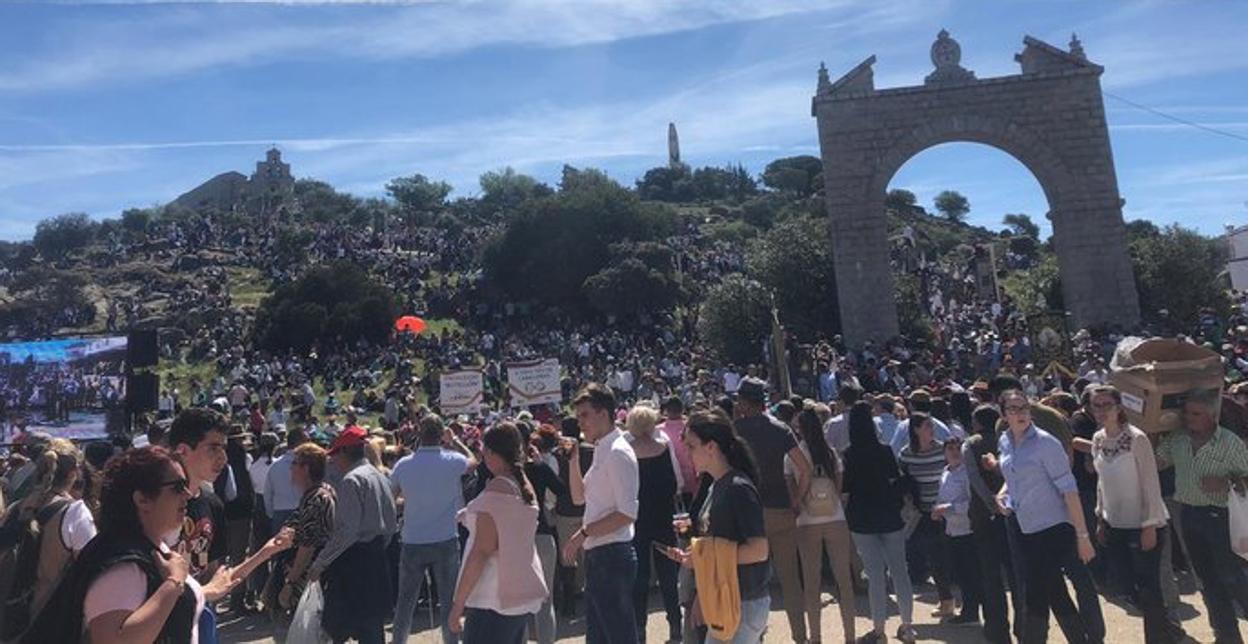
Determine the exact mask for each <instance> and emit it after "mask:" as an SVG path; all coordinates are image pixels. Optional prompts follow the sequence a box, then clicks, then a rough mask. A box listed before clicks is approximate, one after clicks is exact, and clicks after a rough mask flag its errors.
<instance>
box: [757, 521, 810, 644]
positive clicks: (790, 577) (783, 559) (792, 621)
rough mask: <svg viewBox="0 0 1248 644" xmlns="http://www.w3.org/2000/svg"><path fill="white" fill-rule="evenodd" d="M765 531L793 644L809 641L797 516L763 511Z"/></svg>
mask: <svg viewBox="0 0 1248 644" xmlns="http://www.w3.org/2000/svg"><path fill="white" fill-rule="evenodd" d="M763 531H764V532H766V533H767V546H768V547H769V548H770V549H771V567H772V569H773V570H775V571H776V576H777V577H779V578H780V593H781V594H782V595H784V613H785V615H786V616H788V618H789V632H790V633H792V635H793V641H794V642H805V641H806V616H805V615H804V613H803V608H802V584H801V581H800V580H799V578H798V560H797V517H796V516H795V515H794V514H793V511H792V510H788V509H773V508H763Z"/></svg>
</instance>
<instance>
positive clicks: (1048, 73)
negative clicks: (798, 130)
mask: <svg viewBox="0 0 1248 644" xmlns="http://www.w3.org/2000/svg"><path fill="white" fill-rule="evenodd" d="M1023 45H1024V49H1023V52H1022V53H1020V54H1017V55H1016V56H1015V60H1016V61H1018V62H1019V64H1020V65H1021V68H1022V73H1020V74H1017V75H1013V76H1004V77H1000V78H988V79H977V78H975V75H974V73H973V72H971V71H969V70H966V69H964V68H963V67H961V65H960V64H959V62H960V58H961V50H960V47H959V46H958V43H957V42H956V41H954V40H953V39H952V38H950V37H949V35H948V33H947V32H944V31H941V32H940V34H939V35H938V36H937V39H936V42H935V43H934V44H933V45H932V52H931V55H932V63H933V64H934V65H935V71H933V72H932V73H931V74H930V75H928V77H927V78H926V80H925V83H924V84H923V85H920V86H915V87H901V88H894V89H882V90H877V89H875V84H874V80H873V75H872V66H873V65H874V63H875V57H874V56H871V57H870V58H867V59H866V60H865V61H863V62H862V63H861V64H859V65H858V66H857V67H855V68H854V69H852V70H850V71H849V73H847V74H845V75H844V76H843V77H841V79H840V80H837V81H836V82H831V81H830V80H829V78H828V74H827V69H826V68H824V67H822V66H821V67H820V69H819V83H818V90H817V93H816V95H815V97H814V99H813V101H812V106H811V112H812V115H813V116H814V117H815V118H816V120H817V123H818V128H819V146H820V150H821V152H822V156H823V169H824V170H823V171H824V192H825V194H826V199H827V207H828V214H829V219H830V221H831V224H830V225H831V227H832V245H833V257H834V262H835V269H836V287H837V295H838V300H839V307H840V314H841V329H842V333H843V335H844V336H845V340H846V342H848V343H849V344H850V346H861V344H862V343H863V342H865V341H867V340H885V339H888V338H891V337H893V336H895V335H897V333H898V322H897V308H896V304H895V301H894V290H893V279H892V274H891V272H890V269H889V261H888V260H889V246H888V239H887V230H886V222H885V216H884V196H885V193H886V191H887V189H888V184H889V181H890V180H891V179H892V177H893V175H894V174H895V173H896V172H897V170H898V169H899V168H900V167H901V166H902V164H904V163H905V162H906V161H907V160H909V159H910V158H911V157H913V156H914V155H916V154H918V153H919V152H922V151H923V150H925V149H927V148H930V147H932V146H934V145H939V144H941V143H948V142H953V141H967V142H976V143H983V144H986V145H990V146H993V147H995V148H997V149H1000V150H1002V151H1004V152H1006V153H1007V154H1010V155H1012V156H1013V157H1014V158H1016V159H1018V160H1019V162H1021V163H1022V164H1023V165H1024V166H1026V167H1027V168H1028V169H1029V170H1030V171H1031V172H1032V174H1034V175H1035V177H1036V180H1037V181H1038V182H1039V184H1040V186H1041V188H1042V189H1043V190H1044V194H1045V197H1046V198H1047V200H1048V202H1049V213H1048V217H1049V219H1050V220H1051V222H1052V224H1053V236H1054V245H1055V247H1056V250H1057V255H1058V265H1059V269H1060V272H1061V277H1062V295H1063V298H1064V300H1065V305H1066V308H1067V310H1069V311H1070V313H1071V316H1072V318H1073V320H1072V321H1073V323H1074V324H1075V325H1076V326H1080V327H1083V326H1090V325H1118V326H1123V327H1128V326H1130V325H1133V324H1135V323H1136V322H1137V321H1138V319H1139V301H1138V296H1137V293H1136V289H1135V277H1134V275H1133V274H1132V270H1131V262H1130V258H1129V256H1128V254H1127V238H1126V227H1125V225H1124V224H1123V219H1122V199H1121V198H1120V197H1119V195H1118V180H1117V176H1116V175H1115V173H1114V158H1113V152H1112V150H1111V149H1110V143H1109V131H1108V128H1107V127H1106V123H1105V108H1104V102H1103V99H1102V97H1101V86H1100V76H1101V73H1102V72H1103V71H1104V69H1103V68H1102V67H1101V66H1099V65H1096V64H1093V63H1091V62H1089V61H1088V60H1087V58H1086V56H1085V55H1084V53H1083V48H1082V45H1081V44H1080V43H1079V41H1078V39H1077V38H1073V37H1072V40H1071V44H1070V49H1069V50H1062V49H1059V48H1057V47H1054V46H1052V45H1049V44H1047V43H1044V42H1042V41H1040V40H1037V39H1035V38H1032V37H1030V36H1028V37H1025V38H1024V39H1023Z"/></svg>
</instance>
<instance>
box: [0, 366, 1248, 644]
mask: <svg viewBox="0 0 1248 644" xmlns="http://www.w3.org/2000/svg"><path fill="white" fill-rule="evenodd" d="M868 360H869V358H868V357H867V356H864V355H863V354H861V353H848V354H843V355H841V356H839V359H837V360H836V362H837V364H838V367H837V369H836V370H835V373H834V376H835V378H836V384H835V395H834V396H833V397H832V399H831V400H820V399H819V398H820V396H801V395H792V396H785V395H782V394H781V393H780V392H777V391H775V390H774V389H772V388H770V387H769V386H768V384H767V383H766V381H764V380H762V379H760V378H757V377H755V376H752V375H738V374H735V373H734V374H733V375H735V376H736V378H735V379H734V378H729V379H728V380H729V381H730V382H729V383H728V384H729V385H731V393H727V389H726V388H724V387H723V384H722V383H723V380H724V378H723V375H724V374H718V375H719V378H717V379H716V380H717V381H718V382H719V383H720V384H719V385H718V387H719V388H718V389H717V390H716V391H715V392H714V395H711V396H706V395H703V393H701V392H697V393H694V394H693V395H692V396H691V398H692V400H691V401H690V402H687V401H686V398H685V397H683V396H682V395H680V393H678V392H679V391H680V389H681V388H680V387H673V388H671V389H669V390H668V391H667V392H666V395H665V396H664V397H663V398H661V399H659V401H658V403H657V404H656V402H655V396H653V395H652V396H639V395H637V393H636V391H635V390H633V391H632V392H631V394H626V393H625V392H623V391H621V388H620V387H619V384H620V383H619V378H618V377H616V378H615V379H614V380H612V382H613V384H612V385H610V386H609V385H607V384H605V383H604V384H597V383H590V384H587V385H585V386H582V387H580V388H578V389H577V390H576V391H575V392H573V394H572V396H571V397H570V399H569V404H568V407H567V408H561V409H560V410H559V411H556V412H551V413H550V414H542V415H545V416H546V417H545V418H537V417H535V416H536V415H535V414H533V413H531V412H530V411H528V410H526V411H521V412H520V413H517V414H509V413H493V414H488V415H487V414H482V415H473V416H470V417H454V418H442V417H441V416H439V415H438V414H437V413H436V409H431V408H428V407H425V406H421V405H407V406H404V407H403V408H402V409H401V410H398V411H397V412H396V418H395V420H396V421H397V422H396V423H395V424H394V425H386V426H385V427H382V426H378V427H365V426H364V425H363V424H362V423H361V421H360V420H359V417H357V415H356V412H355V410H353V409H348V410H345V411H344V416H345V420H344V422H343V423H342V424H341V425H337V424H336V423H334V424H332V425H331V424H330V423H326V425H325V426H316V424H315V415H313V416H311V417H294V416H289V417H288V416H283V415H282V414H281V413H280V408H279V409H276V411H278V412H279V413H278V414H276V415H275V414H274V411H275V409H274V408H268V409H262V408H261V407H260V402H259V396H258V392H254V391H251V390H248V389H247V387H245V386H242V385H239V386H238V388H234V387H231V388H229V389H227V390H226V391H225V392H224V393H225V395H224V397H223V398H222V399H210V398H206V399H205V400H203V401H200V402H201V403H202V404H195V403H194V402H192V403H191V404H188V405H186V406H185V408H181V409H178V410H177V411H176V414H175V415H174V417H173V418H172V422H171V423H169V424H167V425H166V424H164V423H158V424H154V425H152V426H150V427H149V429H148V431H147V433H146V434H145V435H143V436H140V437H137V438H136V439H135V440H134V442H133V443H132V444H129V445H123V444H121V443H120V442H116V443H115V444H112V443H106V442H96V443H89V444H87V445H86V446H84V447H82V448H80V447H78V446H75V445H74V444H73V443H71V442H69V441H67V440H64V439H59V438H57V439H50V438H49V437H47V436H46V435H42V434H39V433H36V432H32V433H30V434H29V435H28V436H27V437H26V440H25V442H24V443H23V444H22V445H21V446H20V448H19V449H18V450H16V451H15V454H14V455H13V456H12V457H11V458H10V459H9V461H8V462H7V463H6V466H5V472H4V474H5V476H4V479H3V480H4V491H5V505H6V513H5V517H4V520H3V522H0V546H5V547H7V548H8V551H7V552H8V553H9V554H8V555H7V561H0V572H4V573H5V574H0V580H3V581H0V591H2V592H4V593H5V603H4V610H3V612H2V613H0V635H3V636H5V637H6V639H19V640H21V641H31V642H35V641H40V642H46V641H71V640H72V639H74V638H75V637H76V636H81V635H82V634H87V636H88V638H89V640H90V641H93V642H114V641H115V642H142V641H190V642H211V641H217V638H218V636H219V635H218V633H217V629H218V626H217V622H218V619H219V616H230V615H235V616H237V615H242V614H260V615H263V617H260V618H259V619H262V620H264V621H265V622H267V623H270V624H272V626H273V629H274V633H275V634H276V635H278V636H279V637H280V636H282V634H284V633H285V632H286V629H287V628H307V621H306V619H305V620H304V621H301V622H299V623H297V624H292V620H294V619H295V617H296V616H297V614H298V613H299V611H300V605H301V604H305V603H307V602H312V601H316V600H315V599H313V598H314V597H323V599H322V600H321V603H320V604H319V605H317V606H316V607H315V608H316V612H315V615H317V616H318V617H317V619H316V620H315V621H314V624H313V626H314V628H315V629H317V630H318V632H319V633H321V634H323V636H324V637H326V638H328V639H331V640H333V641H335V642H339V641H349V640H356V641H360V642H382V641H384V640H385V629H386V624H387V622H390V623H391V624H392V632H393V635H392V641H394V642H404V641H407V639H408V636H409V635H410V633H411V631H412V629H413V626H414V624H417V623H426V620H423V619H417V610H418V607H420V606H423V607H425V608H427V609H428V610H429V611H430V612H431V613H434V614H435V617H433V618H432V619H431V620H428V624H429V625H431V626H433V627H434V628H436V629H437V630H438V631H440V633H441V637H442V639H443V641H446V642H454V641H464V642H468V643H473V642H523V641H526V638H528V639H536V640H537V641H539V642H553V641H555V637H556V633H557V631H558V624H559V619H558V616H559V615H562V616H564V617H565V618H569V617H574V616H576V617H583V619H584V625H585V633H586V639H587V641H589V642H612V643H614V642H630V643H631V642H642V641H645V640H646V637H647V630H648V629H647V626H648V624H649V617H650V610H651V604H652V596H653V599H654V600H655V601H654V602H653V603H654V604H655V606H654V607H655V608H656V609H659V610H660V611H661V612H660V614H661V615H662V617H663V621H664V623H665V624H666V627H667V628H666V638H665V641H668V642H682V641H683V642H693V641H698V642H701V641H707V642H741V643H746V642H751V643H752V642H759V641H763V639H764V637H767V638H783V637H784V634H783V633H776V632H774V631H776V630H777V629H776V627H775V626H771V627H769V625H768V615H769V613H770V611H771V609H772V608H773V599H772V598H773V596H774V597H775V598H776V605H775V606H774V608H778V609H783V612H784V615H785V617H786V618H787V622H788V636H789V637H790V638H791V639H792V640H793V641H797V642H818V641H824V640H825V638H826V637H827V636H828V634H829V633H834V634H835V635H834V637H835V638H838V639H841V640H843V641H847V642H852V641H858V642H873V641H885V640H886V639H887V637H888V636H890V635H891V636H895V637H896V638H897V639H899V640H901V641H915V639H916V637H917V631H916V629H915V616H914V606H915V602H914V598H915V596H916V594H919V593H924V592H929V588H930V592H931V593H933V599H935V601H936V610H935V611H934V612H933V617H935V618H939V619H940V620H942V621H945V622H947V623H950V624H953V625H962V626H964V627H966V628H968V629H976V630H977V631H978V632H979V634H981V635H982V637H983V638H984V639H986V640H987V641H990V642H1009V641H1011V638H1014V639H1017V641H1019V642H1027V643H1032V642H1044V641H1046V640H1047V638H1048V630H1049V628H1050V618H1051V617H1052V618H1055V622H1056V624H1057V627H1058V628H1060V629H1061V631H1062V633H1063V635H1064V636H1065V638H1066V639H1067V641H1071V642H1102V641H1104V640H1105V637H1106V627H1105V620H1104V617H1103V614H1102V610H1101V606H1102V602H1103V601H1104V599H1103V598H1107V599H1110V600H1113V601H1122V602H1128V603H1130V604H1132V605H1133V606H1135V607H1136V609H1138V613H1139V614H1140V615H1141V616H1142V619H1141V622H1140V631H1141V632H1142V634H1143V636H1144V641H1146V642H1149V643H1164V642H1178V641H1182V638H1183V637H1184V630H1183V628H1182V626H1181V624H1180V622H1179V620H1178V619H1177V617H1178V616H1179V613H1178V612H1176V609H1177V608H1178V603H1177V602H1178V591H1177V583H1178V580H1179V579H1182V578H1185V577H1190V576H1194V577H1195V579H1197V580H1199V587H1200V589H1201V593H1202V597H1203V599H1204V603H1205V608H1206V610H1207V614H1208V616H1209V621H1210V624H1211V625H1212V628H1213V629H1214V632H1215V634H1216V637H1217V641H1219V642H1237V641H1242V640H1241V639H1240V638H1241V634H1240V628H1239V617H1238V614H1237V611H1238V610H1248V578H1246V577H1245V576H1244V575H1245V570H1244V566H1243V562H1242V560H1241V559H1240V558H1239V556H1238V555H1236V553H1235V550H1234V548H1233V544H1232V543H1231V541H1230V536H1229V535H1230V531H1229V527H1228V514H1227V498H1228V495H1229V494H1231V493H1232V491H1231V490H1232V489H1233V488H1236V487H1242V486H1243V485H1244V484H1245V483H1246V482H1248V481H1246V480H1245V479H1246V478H1248V449H1245V445H1244V439H1243V431H1244V428H1243V427H1242V426H1240V427H1235V428H1234V429H1232V428H1228V427H1225V426H1222V424H1220V418H1222V419H1225V418H1227V413H1226V410H1227V409H1230V408H1232V407H1233V406H1235V405H1236V404H1237V402H1236V400H1235V398H1236V396H1237V395H1242V394H1243V393H1245V392H1242V391H1240V390H1238V389H1233V390H1232V391H1231V392H1229V393H1226V394H1225V395H1224V394H1223V392H1219V391H1216V390H1215V391H1196V392H1193V393H1192V394H1190V395H1188V396H1187V397H1186V399H1185V401H1184V402H1183V406H1182V427H1180V428H1177V429H1175V430H1174V431H1172V432H1170V433H1168V434H1166V435H1164V436H1162V437H1161V438H1160V440H1157V439H1156V437H1153V436H1150V434H1149V433H1148V432H1146V431H1145V429H1146V428H1139V427H1135V426H1133V425H1131V424H1129V423H1128V422H1127V421H1126V418H1125V415H1124V410H1123V407H1122V395H1121V394H1120V393H1119V391H1118V390H1117V389H1115V388H1114V387H1112V386H1110V385H1106V384H1102V383H1101V382H1094V381H1093V380H1095V377H1094V378H1092V379H1090V378H1087V377H1079V378H1077V379H1076V380H1075V381H1074V382H1072V383H1069V385H1068V386H1066V387H1063V386H1061V385H1060V384H1059V385H1058V386H1054V387H1046V388H1044V389H1043V390H1042V391H1041V395H1039V396H1035V395H1029V394H1028V391H1027V387H1026V386H1025V384H1024V382H1023V381H1022V379H1020V378H1018V377H1015V376H1013V375H1009V374H999V375H997V376H995V377H993V378H990V379H981V380H977V381H974V382H969V383H966V386H963V385H961V384H958V383H957V382H956V381H955V380H952V379H950V378H949V377H947V376H945V377H938V376H937V375H936V374H933V375H932V379H931V380H929V381H927V382H923V383H914V382H913V381H908V383H907V384H906V385H905V386H904V387H901V388H900V391H899V392H897V393H895V391H896V390H895V389H894V387H893V386H892V385H890V384H887V383H886V382H885V381H883V379H881V378H871V377H869V376H870V375H871V374H870V372H869V371H867V369H868V365H871V364H872V363H870V362H868ZM1091 364H1092V367H1091V368H1090V369H1089V373H1092V372H1093V370H1094V369H1095V361H1092V362H1091ZM278 366H279V367H282V368H283V369H284V368H285V366H284V365H278ZM875 375H877V376H878V375H879V374H875ZM734 380H735V381H734ZM894 382H895V381H894ZM820 384H821V385H823V384H826V383H823V382H821V383H820ZM820 389H821V390H822V389H824V387H820ZM708 391H710V389H709V388H708ZM622 394H623V395H622ZM282 395H283V394H281V393H279V394H278V395H277V396H276V397H274V398H270V399H269V400H268V401H267V402H268V403H274V402H275V401H277V400H279V399H280V398H281V396H282ZM1224 398H1225V400H1224ZM261 411H264V412H265V413H263V414H261V419H260V420H259V421H257V422H252V420H253V415H254V414H256V413H258V412H261ZM535 411H538V412H544V411H547V410H535ZM309 418H310V419H311V420H309ZM32 525H33V526H37V529H32V528H31V526H32ZM41 534H42V535H44V538H42V539H41V538H40V537H39V535H41ZM51 535H58V536H59V537H60V538H58V539H51V538H47V537H49V536H51ZM825 557H826V566H825ZM825 569H826V571H827V577H826V579H828V580H829V581H831V582H832V583H831V584H830V588H831V590H832V595H833V597H834V598H835V602H836V603H837V611H838V613H839V617H840V619H839V620H836V621H838V622H839V628H838V627H837V626H826V625H825V624H824V623H823V619H822V611H823V608H824V605H823V590H824V580H825ZM773 581H774V582H775V583H774V584H773ZM929 582H930V586H929ZM1068 583H1069V586H1068ZM5 584H7V585H5ZM773 585H774V586H776V587H777V590H778V593H773V592H772V586H773ZM655 586H657V591H658V592H657V593H656V592H654V590H655V588H654V587H655ZM1069 588H1073V590H1074V597H1073V598H1072V597H1071V595H1070V593H1069ZM313 590H316V592H315V593H313V592H312V591H313ZM864 591H865V594H866V596H867V604H868V605H869V607H870V608H869V614H870V618H871V624H872V626H871V629H870V630H869V631H867V632H866V633H859V632H856V629H855V616H856V600H855V596H856V595H857V594H859V593H862V592H864ZM890 595H891V596H892V599H893V600H894V601H895V602H896V606H897V612H898V617H899V621H898V623H896V624H895V625H894V626H893V627H892V628H889V624H888V622H889V619H890V606H889V599H890ZM1011 605H1012V607H1013V610H1012V611H1011V610H1009V608H1008V607H1009V606H1011ZM769 628H770V632H769ZM967 632H968V633H970V632H972V631H970V630H968V631H967ZM768 641H770V640H768Z"/></svg>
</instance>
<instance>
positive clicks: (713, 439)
mask: <svg viewBox="0 0 1248 644" xmlns="http://www.w3.org/2000/svg"><path fill="white" fill-rule="evenodd" d="M685 431H687V432H692V433H693V434H694V435H696V436H697V437H698V440H700V441H702V442H703V443H715V445H716V447H718V448H719V451H720V453H721V454H723V455H724V458H726V459H728V467H731V468H733V469H735V470H740V471H741V473H743V474H745V475H746V476H747V477H749V479H750V480H751V481H753V482H755V483H758V468H757V467H756V466H755V465H754V455H753V454H752V453H751V452H750V446H749V445H746V443H745V441H743V440H741V437H740V436H738V435H737V430H736V429H734V428H733V426H732V420H730V419H729V418H728V414H725V413H724V411H723V410H722V409H715V408H712V409H708V410H703V411H696V412H694V413H693V414H691V415H690V416H689V425H688V426H687V427H686V429H685Z"/></svg>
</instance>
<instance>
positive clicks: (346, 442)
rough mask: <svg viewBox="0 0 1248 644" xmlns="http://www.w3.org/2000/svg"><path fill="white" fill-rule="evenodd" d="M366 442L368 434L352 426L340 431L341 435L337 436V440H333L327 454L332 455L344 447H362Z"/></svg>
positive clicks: (360, 428)
mask: <svg viewBox="0 0 1248 644" xmlns="http://www.w3.org/2000/svg"><path fill="white" fill-rule="evenodd" d="M367 440H368V432H366V431H364V428H363V427H360V426H359V425H352V426H350V427H347V428H346V429H344V430H342V433H341V434H338V438H335V439H334V443H333V445H330V447H329V453H330V454H331V455H332V454H335V453H337V452H338V450H340V449H342V448H344V447H355V446H357V445H363V444H364V442H365V441H367Z"/></svg>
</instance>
